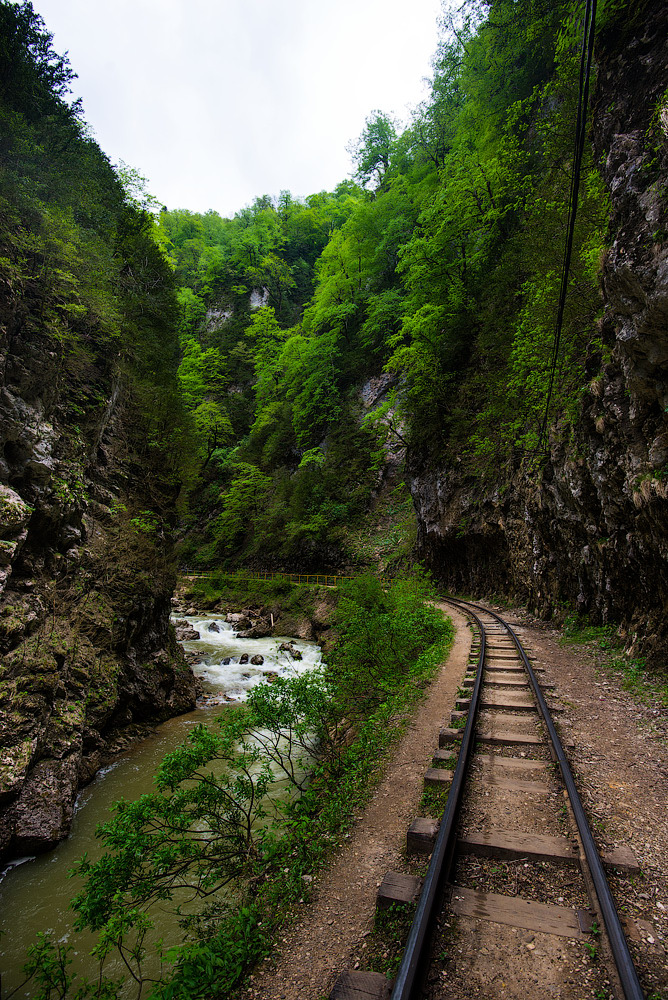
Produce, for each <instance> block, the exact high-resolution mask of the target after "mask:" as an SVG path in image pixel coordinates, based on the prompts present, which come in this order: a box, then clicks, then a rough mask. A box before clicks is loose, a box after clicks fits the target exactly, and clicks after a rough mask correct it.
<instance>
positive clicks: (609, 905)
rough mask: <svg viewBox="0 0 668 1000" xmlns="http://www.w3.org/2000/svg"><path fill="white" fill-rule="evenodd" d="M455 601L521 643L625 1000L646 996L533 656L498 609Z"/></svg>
mask: <svg viewBox="0 0 668 1000" xmlns="http://www.w3.org/2000/svg"><path fill="white" fill-rule="evenodd" d="M452 603H455V604H465V605H467V606H468V607H471V608H475V609H476V610H477V611H482V612H484V613H485V614H488V615H491V616H492V617H493V618H495V619H496V620H497V621H498V622H500V623H501V624H502V625H503V626H504V627H505V628H506V629H507V631H508V633H509V634H510V636H511V637H512V639H513V642H514V643H515V646H516V647H517V651H518V652H519V654H520V656H521V658H522V661H523V663H524V666H525V668H526V671H527V674H528V675H529V680H530V681H531V686H532V688H533V692H534V695H535V698H536V701H537V703H538V708H539V711H540V714H541V715H542V717H543V721H544V723H545V726H546V728H547V731H548V735H549V738H550V742H551V743H552V746H553V748H554V752H555V755H556V758H557V761H558V763H559V768H560V770H561V776H562V778H563V781H564V785H565V786H566V791H567V793H568V798H569V800H570V803H571V808H572V810H573V815H574V816H575V822H576V824H577V828H578V832H579V834H580V839H581V840H582V846H583V849H584V852H585V859H586V861H587V865H588V867H589V872H590V874H591V878H592V882H593V883H594V890H595V892H596V897H597V900H598V904H599V907H600V911H601V916H602V918H603V923H604V925H605V930H606V933H607V936H608V941H609V942H610V950H611V951H612V957H613V960H614V963H615V966H616V968H617V974H618V976H619V979H620V982H621V985H622V989H623V990H624V1000H644V995H643V992H642V989H641V986H640V983H639V981H638V974H637V972H636V969H635V965H634V964H633V959H632V958H631V953H630V951H629V946H628V943H627V941H626V937H625V935H624V931H623V929H622V925H621V922H620V919H619V914H618V913H617V907H616V906H615V901H614V899H613V896H612V892H611V891H610V885H609V884H608V879H607V877H606V874H605V870H604V868H603V863H602V861H601V858H600V855H599V853H598V848H597V847H596V843H595V842H594V838H593V836H592V832H591V829H590V827H589V822H588V820H587V816H586V814H585V811H584V806H583V805H582V800H581V799H580V795H579V793H578V790H577V787H576V785H575V779H574V778H573V772H572V771H571V767H570V764H569V763H568V759H567V757H566V754H565V752H564V748H563V746H562V743H561V740H560V739H559V734H558V733H557V730H556V729H555V726H554V723H553V721H552V716H551V715H550V710H549V708H548V706H547V702H546V701H545V697H544V696H543V692H542V690H541V688H540V684H539V683H538V681H537V679H536V675H535V673H534V671H533V668H532V666H531V663H530V662H529V658H528V656H527V654H526V653H525V651H524V648H523V646H522V643H521V642H520V640H519V639H518V637H517V635H516V634H515V632H514V631H513V629H512V628H511V626H510V625H509V624H508V623H507V622H505V621H504V620H503V619H502V618H501V616H500V615H497V613H496V612H495V611H490V610H489V609H488V608H483V607H481V605H479V604H474V603H472V602H471V601H453V602H452Z"/></svg>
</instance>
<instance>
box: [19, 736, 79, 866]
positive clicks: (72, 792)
mask: <svg viewBox="0 0 668 1000" xmlns="http://www.w3.org/2000/svg"><path fill="white" fill-rule="evenodd" d="M78 772H79V767H78V758H77V757H74V756H70V757H67V758H66V759H65V760H44V761H40V763H39V764H37V765H36V767H34V768H33V770H32V772H31V773H30V775H29V777H28V780H27V781H26V783H25V784H24V786H23V788H22V790H21V794H20V795H19V798H18V801H17V803H16V807H15V816H16V822H15V826H14V847H15V848H16V850H17V852H20V853H26V854H27V853H29V852H31V851H44V850H48V849H49V848H50V847H54V846H55V845H56V844H57V843H58V841H59V840H62V839H63V837H65V836H66V835H67V833H68V831H69V828H70V824H71V822H72V815H73V812H74V800H75V798H76V793H77V788H78V786H79V773H78Z"/></svg>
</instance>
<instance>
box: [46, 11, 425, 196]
mask: <svg viewBox="0 0 668 1000" xmlns="http://www.w3.org/2000/svg"><path fill="white" fill-rule="evenodd" d="M34 6H35V9H36V10H37V11H38V12H39V13H40V14H41V15H42V17H43V18H44V20H45V22H46V25H47V28H48V29H49V30H50V31H51V32H53V34H54V47H55V49H56V51H58V52H64V51H65V50H69V54H70V59H71V62H72V66H73V68H74V70H75V72H77V73H78V75H79V79H78V80H77V81H75V86H74V89H75V94H76V95H77V96H79V95H80V96H82V97H83V100H84V108H85V112H86V118H87V120H88V122H89V123H90V125H91V126H92V128H93V130H94V132H95V135H96V138H97V140H98V142H99V143H100V145H101V146H102V148H103V149H104V150H105V152H106V153H108V155H109V156H110V158H111V159H112V161H114V162H117V161H118V160H119V159H122V160H125V161H126V162H127V163H129V164H130V165H131V166H133V167H135V168H136V169H137V170H139V171H140V172H141V173H143V174H144V175H145V176H146V177H147V178H148V179H149V187H150V190H151V191H152V192H153V193H154V194H155V195H156V196H157V197H158V198H159V199H160V200H161V201H164V203H165V204H167V205H168V207H170V208H176V207H184V208H190V209H192V210H194V211H206V210H207V209H208V208H215V209H216V210H217V211H219V212H221V213H222V214H224V215H230V214H232V213H234V212H235V211H236V210H237V209H239V208H241V207H242V206H243V205H244V204H247V203H249V202H250V201H251V200H252V199H253V198H254V197H255V196H257V195H261V194H265V193H267V194H278V192H279V191H280V190H281V189H283V188H289V189H290V190H291V191H292V192H293V194H295V195H306V194H310V193H312V192H314V191H319V190H322V189H331V188H333V187H334V186H335V185H336V184H337V183H338V182H339V181H340V180H343V179H344V178H345V177H347V176H348V175H349V173H350V170H351V164H350V159H349V157H348V154H347V153H346V150H345V147H346V144H347V143H349V142H350V141H351V140H353V139H354V138H355V137H356V136H357V135H359V133H360V132H361V130H362V128H363V126H364V121H365V118H366V116H367V115H368V114H369V113H370V112H371V111H373V110H375V109H376V108H380V109H382V110H383V111H387V112H392V113H395V114H398V115H399V116H400V117H401V116H404V115H405V112H406V107H407V105H409V104H414V103H417V101H419V100H420V98H421V97H422V96H423V95H424V87H423V84H422V80H423V78H424V77H425V76H427V75H428V74H429V72H430V58H431V56H432V54H433V52H434V51H435V49H436V44H437V29H436V22H437V16H438V14H439V11H440V6H441V4H440V0H412V3H411V6H410V10H409V9H408V6H407V4H406V3H405V0H401V2H400V0H104V2H102V0H34Z"/></svg>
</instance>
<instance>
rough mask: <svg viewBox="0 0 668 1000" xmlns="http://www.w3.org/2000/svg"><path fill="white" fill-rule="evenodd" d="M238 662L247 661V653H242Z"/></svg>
mask: <svg viewBox="0 0 668 1000" xmlns="http://www.w3.org/2000/svg"><path fill="white" fill-rule="evenodd" d="M239 663H248V653H242V654H241V656H240V657H239Z"/></svg>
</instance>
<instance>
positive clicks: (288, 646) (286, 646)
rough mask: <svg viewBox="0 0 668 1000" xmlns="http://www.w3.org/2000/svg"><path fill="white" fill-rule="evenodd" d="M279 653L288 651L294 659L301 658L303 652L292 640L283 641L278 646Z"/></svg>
mask: <svg viewBox="0 0 668 1000" xmlns="http://www.w3.org/2000/svg"><path fill="white" fill-rule="evenodd" d="M278 651H279V653H287V654H288V656H291V657H292V659H293V660H301V659H302V654H301V653H300V652H299V650H298V649H297V647H296V646H295V645H294V644H293V643H292V642H282V643H281V644H280V646H279V647H278Z"/></svg>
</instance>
